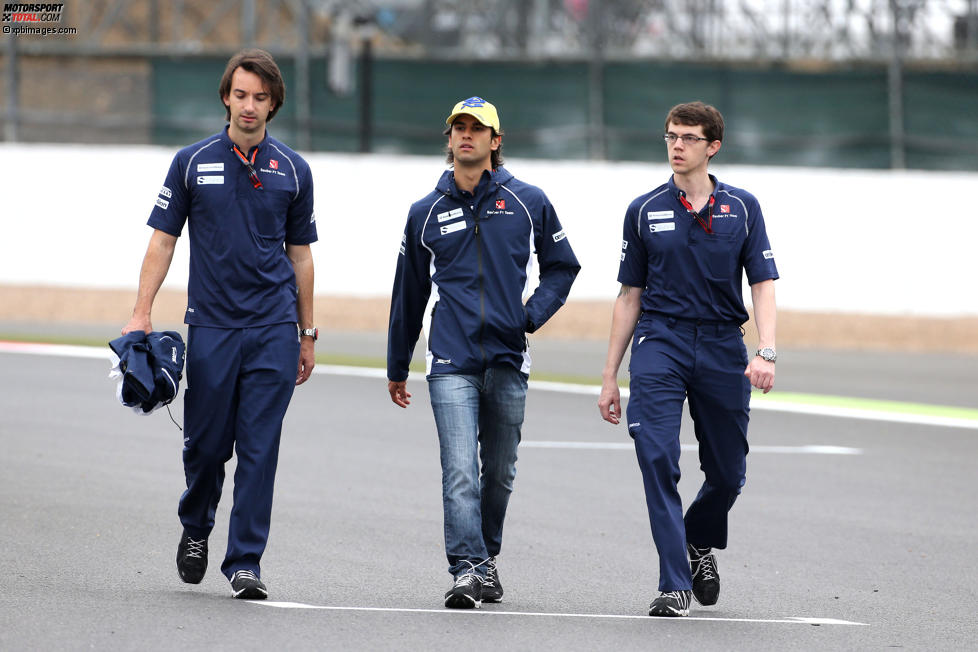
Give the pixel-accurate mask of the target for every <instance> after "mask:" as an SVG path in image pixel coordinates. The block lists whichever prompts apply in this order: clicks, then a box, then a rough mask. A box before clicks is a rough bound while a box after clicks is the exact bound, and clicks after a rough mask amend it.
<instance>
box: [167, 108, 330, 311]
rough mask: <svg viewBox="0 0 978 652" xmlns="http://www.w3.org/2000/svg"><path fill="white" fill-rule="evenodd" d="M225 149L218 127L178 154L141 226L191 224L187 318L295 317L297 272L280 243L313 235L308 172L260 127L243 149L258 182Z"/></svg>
mask: <svg viewBox="0 0 978 652" xmlns="http://www.w3.org/2000/svg"><path fill="white" fill-rule="evenodd" d="M232 148H233V143H232V142H231V139H230V138H229V137H228V134H227V127H225V128H224V130H223V131H221V132H220V133H218V134H215V135H214V136H211V137H210V138H206V139H204V140H202V141H200V142H199V143H194V144H193V145H191V146H190V147H185V148H184V149H181V150H180V151H179V152H177V154H176V156H175V157H174V158H173V163H172V164H171V165H170V171H169V172H168V173H167V175H166V180H165V181H164V182H163V187H162V188H161V189H160V192H159V196H158V197H157V198H156V206H155V207H154V208H153V212H152V213H151V214H150V217H149V222H148V224H149V225H150V226H151V227H153V228H154V229H159V230H160V231H163V232H165V233H169V234H170V235H173V236H177V237H179V236H180V234H181V232H182V231H183V225H184V222H187V221H189V223H190V280H189V282H188V287H187V295H188V296H187V313H186V317H185V319H184V321H185V322H186V323H187V324H192V325H194V326H214V327H221V328H244V327H251V326H266V325H269V324H280V323H285V322H294V321H296V318H297V316H296V284H295V272H294V270H293V269H292V262H291V261H290V260H289V258H288V256H287V255H286V253H285V245H286V244H294V245H304V244H309V243H312V242H315V241H316V240H317V235H316V218H315V215H314V213H313V188H312V173H311V172H310V170H309V165H308V164H307V163H306V162H305V161H304V160H303V159H302V157H301V156H299V155H298V154H296V153H295V152H294V151H292V150H291V149H289V148H288V147H286V146H285V145H284V144H282V143H281V142H279V141H278V140H275V139H274V138H272V137H271V136H269V135H268V133H267V132H266V134H265V138H264V139H263V140H262V141H261V142H260V143H259V144H258V145H256V146H255V147H254V148H252V150H251V151H249V152H247V158H248V159H249V160H253V161H254V162H253V163H252V167H253V168H254V170H255V173H256V174H257V176H258V179H259V180H260V182H261V185H262V187H261V189H258V188H256V187H255V186H254V185H253V183H252V181H251V180H250V179H249V174H250V172H249V170H248V169H247V167H246V166H245V165H244V164H243V163H242V162H241V160H240V159H239V157H238V155H237V154H235V152H234V150H233V149H232Z"/></svg>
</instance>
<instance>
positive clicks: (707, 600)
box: [686, 544, 720, 607]
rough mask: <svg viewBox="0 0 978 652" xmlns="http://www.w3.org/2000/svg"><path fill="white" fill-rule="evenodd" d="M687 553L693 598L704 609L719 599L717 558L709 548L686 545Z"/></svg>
mask: <svg viewBox="0 0 978 652" xmlns="http://www.w3.org/2000/svg"><path fill="white" fill-rule="evenodd" d="M686 548H687V550H688V551H689V570H690V572H692V574H693V597H694V598H696V601H697V602H699V603H700V604H701V605H703V606H704V607H709V606H710V605H714V604H716V603H717V600H718V599H719V598H720V573H719V572H718V571H717V558H716V555H714V554H713V553H712V552H710V550H711V548H696V547H694V546H693V545H691V544H686Z"/></svg>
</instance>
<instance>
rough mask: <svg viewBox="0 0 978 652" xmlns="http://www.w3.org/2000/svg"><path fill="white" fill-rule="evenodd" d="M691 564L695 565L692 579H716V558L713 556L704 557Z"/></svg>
mask: <svg viewBox="0 0 978 652" xmlns="http://www.w3.org/2000/svg"><path fill="white" fill-rule="evenodd" d="M693 563H694V564H696V572H694V573H693V577H696V576H697V575H698V576H700V577H701V578H703V579H704V580H715V579H717V561H716V557H714V556H713V555H704V556H702V557H700V558H699V559H695V560H693Z"/></svg>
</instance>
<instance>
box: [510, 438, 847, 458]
mask: <svg viewBox="0 0 978 652" xmlns="http://www.w3.org/2000/svg"><path fill="white" fill-rule="evenodd" d="M520 448H559V449H564V450H581V449H583V450H608V451H633V450H635V444H634V443H632V442H606V441H533V440H529V441H528V440H525V439H524V440H523V441H521V442H520ZM682 449H683V450H684V451H698V450H699V447H698V446H696V445H695V444H683V445H682ZM750 452H751V453H787V454H804V455H862V453H863V450H862V449H861V448H849V447H847V446H819V445H808V446H751V447H750Z"/></svg>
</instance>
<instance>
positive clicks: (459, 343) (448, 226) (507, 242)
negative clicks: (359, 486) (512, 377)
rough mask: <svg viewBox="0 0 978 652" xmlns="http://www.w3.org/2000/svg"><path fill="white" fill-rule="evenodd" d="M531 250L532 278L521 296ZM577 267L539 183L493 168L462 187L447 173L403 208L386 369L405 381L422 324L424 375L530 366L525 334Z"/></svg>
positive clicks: (566, 287) (552, 305) (561, 297)
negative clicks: (536, 271) (535, 281)
mask: <svg viewBox="0 0 978 652" xmlns="http://www.w3.org/2000/svg"><path fill="white" fill-rule="evenodd" d="M534 256H535V257H536V259H537V261H538V263H539V265H540V284H539V286H538V287H537V288H536V290H535V291H534V292H533V295H532V296H531V297H530V298H529V300H526V297H527V295H528V294H529V281H530V279H531V278H532V276H531V273H532V271H533V258H534ZM580 269H581V266H580V264H579V263H578V262H577V257H575V256H574V252H573V250H572V249H571V247H570V243H569V242H568V241H567V237H566V235H565V234H564V230H563V228H562V227H561V225H560V220H558V219H557V214H556V213H555V212H554V208H553V206H551V204H550V201H549V200H548V199H547V196H546V195H545V194H544V193H543V191H542V190H540V189H539V188H537V187H536V186H531V185H529V184H527V183H523V182H522V181H520V180H519V179H516V178H515V177H514V176H513V175H512V174H510V173H509V172H507V171H506V169H505V168H502V167H500V168H499V169H497V170H495V171H494V172H493V173H491V174H490V173H489V172H486V173H484V174H483V177H482V181H481V182H480V183H479V185H478V187H477V188H476V189H475V192H474V193H472V194H469V193H464V192H461V191H459V190H458V188H456V187H455V176H454V174H453V173H452V172H451V171H450V170H449V171H446V172H445V173H444V174H443V175H442V176H441V179H440V180H439V181H438V185H437V186H436V187H435V190H434V191H432V192H431V193H430V194H428V195H427V196H426V197H425V198H424V199H422V200H420V201H418V202H416V203H415V204H413V205H412V206H411V210H410V212H409V213H408V219H407V226H406V227H405V229H404V235H403V237H402V239H401V251H400V256H399V257H398V259H397V273H396V275H395V277H394V290H393V293H392V296H391V314H390V326H389V331H388V344H387V377H388V378H389V379H390V380H393V381H402V380H405V379H407V376H408V365H409V364H410V362H411V357H412V353H413V352H414V346H415V344H416V343H417V341H418V336H419V334H420V332H421V330H422V327H423V328H424V330H425V333H426V334H427V339H428V351H427V361H428V364H427V373H428V374H444V373H479V372H481V371H483V370H485V369H487V368H490V367H496V366H501V365H511V366H513V367H516V368H517V369H520V370H522V371H523V372H524V373H529V364H530V359H529V355H528V352H527V344H526V335H525V334H526V333H532V332H534V331H535V330H536V329H538V328H540V326H542V325H543V324H544V323H545V322H546V321H547V320H548V319H550V317H551V316H552V315H553V314H554V313H555V312H557V310H558V309H559V308H560V306H562V305H563V304H564V301H565V300H566V299H567V293H568V292H569V291H570V288H571V284H573V282H574V278H575V277H576V276H577V273H578V271H579V270H580ZM524 301H526V304H525V305H524Z"/></svg>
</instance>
